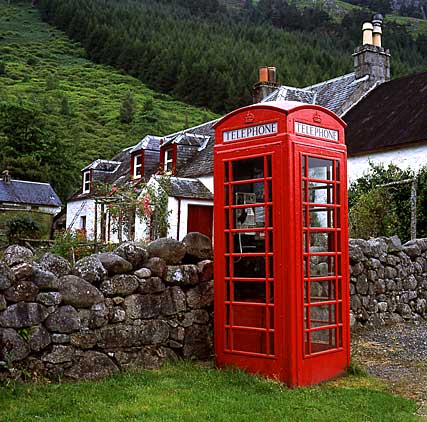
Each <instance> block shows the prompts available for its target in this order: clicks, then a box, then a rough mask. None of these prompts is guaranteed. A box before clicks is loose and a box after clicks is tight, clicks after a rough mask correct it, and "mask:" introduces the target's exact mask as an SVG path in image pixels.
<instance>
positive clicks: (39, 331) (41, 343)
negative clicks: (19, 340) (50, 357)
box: [28, 325, 52, 352]
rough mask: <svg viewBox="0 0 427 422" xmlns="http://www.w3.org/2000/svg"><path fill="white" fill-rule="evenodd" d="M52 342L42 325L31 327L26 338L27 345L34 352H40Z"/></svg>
mask: <svg viewBox="0 0 427 422" xmlns="http://www.w3.org/2000/svg"><path fill="white" fill-rule="evenodd" d="M51 342H52V340H51V337H50V334H49V332H48V331H47V330H46V328H44V327H43V325H37V326H35V327H31V328H30V330H29V336H28V345H29V346H30V349H31V350H33V351H34V352H40V351H41V350H43V349H45V348H46V347H47V346H49V344H50V343H51Z"/></svg>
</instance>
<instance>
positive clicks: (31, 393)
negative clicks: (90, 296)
mask: <svg viewBox="0 0 427 422" xmlns="http://www.w3.org/2000/svg"><path fill="white" fill-rule="evenodd" d="M336 384H337V382H336V381H335V382H334V383H324V384H322V385H319V386H315V387H308V388H307V387H306V388H293V389H290V388H285V387H284V386H283V385H282V384H280V383H279V382H277V381H272V380H267V379H264V378H261V377H256V376H254V375H249V374H246V373H243V372H241V371H236V370H230V369H228V370H217V369H212V368H208V367H206V365H204V366H201V365H197V364H192V363H186V362H184V363H180V364H177V365H174V366H166V367H164V368H162V369H160V370H157V371H149V370H146V371H143V372H139V373H122V374H118V375H115V376H113V377H111V378H109V379H106V380H102V381H91V382H75V383H63V384H59V385H57V384H53V385H52V384H51V385H46V384H17V383H14V384H11V385H10V386H9V387H0V419H1V420H2V421H4V422H15V421H16V422H18V421H30V420H31V421H32V420H37V419H41V420H43V421H44V422H53V421H54V422H64V421H75V420H82V421H85V422H95V421H159V422H166V421H186V422H193V421H194V422H195V421H197V422H200V421H218V422H227V421H233V422H244V421H250V420H253V421H257V422H264V421H268V422H272V421H348V422H349V421H352V422H353V421H378V422H380V421H411V420H414V421H415V420H417V419H416V417H415V416H413V415H414V412H415V411H416V404H415V402H412V401H409V400H406V399H404V398H401V397H396V396H392V395H391V394H390V393H388V392H386V391H384V389H383V387H382V386H379V385H378V382H375V381H374V380H372V379H370V378H368V377H363V378H361V377H357V376H347V377H344V378H342V379H341V380H340V383H338V386H337V385H336ZM106 403H108V406H106Z"/></svg>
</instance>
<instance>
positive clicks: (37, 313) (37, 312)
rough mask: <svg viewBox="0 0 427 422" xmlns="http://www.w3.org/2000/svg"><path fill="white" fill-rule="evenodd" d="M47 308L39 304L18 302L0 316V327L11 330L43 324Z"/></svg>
mask: <svg viewBox="0 0 427 422" xmlns="http://www.w3.org/2000/svg"><path fill="white" fill-rule="evenodd" d="M47 316H48V311H47V308H46V307H45V306H43V305H40V304H39V303H28V302H19V303H16V304H14V305H11V306H9V307H8V308H7V309H6V310H5V311H4V312H3V314H1V315H0V326H3V327H11V328H22V327H31V326H33V325H38V324H40V323H41V322H43V321H44V320H45V319H46V318H47Z"/></svg>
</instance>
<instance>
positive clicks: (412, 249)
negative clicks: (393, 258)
mask: <svg viewBox="0 0 427 422" xmlns="http://www.w3.org/2000/svg"><path fill="white" fill-rule="evenodd" d="M403 252H405V254H406V255H408V256H410V257H411V258H416V257H418V256H420V255H421V249H420V247H419V246H418V245H417V244H416V243H411V242H407V243H405V244H404V245H403Z"/></svg>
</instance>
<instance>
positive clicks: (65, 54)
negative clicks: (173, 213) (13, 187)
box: [0, 0, 214, 199]
mask: <svg viewBox="0 0 427 422" xmlns="http://www.w3.org/2000/svg"><path fill="white" fill-rule="evenodd" d="M30 3H31V2H30V1H28V0H27V1H25V2H15V3H14V2H12V4H10V5H8V2H7V1H6V0H0V146H1V149H0V170H3V169H4V168H6V167H9V168H11V170H12V176H13V177H19V178H27V179H30V180H33V181H49V182H51V183H52V184H53V185H54V187H55V188H56V189H57V191H58V193H59V194H60V195H61V197H62V199H64V198H65V197H66V196H67V195H69V194H70V193H71V192H72V191H73V190H74V189H75V188H76V186H78V185H77V184H78V181H79V177H80V169H81V168H82V167H84V166H85V165H87V164H88V162H90V161H92V160H94V159H96V158H99V157H102V158H110V157H111V156H113V155H114V154H115V153H116V152H118V151H119V150H121V149H123V148H124V147H127V146H130V145H133V144H135V143H137V142H138V141H139V140H140V139H141V138H142V137H143V136H144V135H146V134H148V133H152V134H166V133H170V132H173V131H177V130H180V129H183V128H184V127H188V126H189V125H196V124H199V123H201V122H203V121H206V120H209V119H211V118H213V117H214V115H213V114H212V113H211V112H208V111H206V110H203V109H197V108H195V107H192V106H190V105H187V104H183V103H180V102H177V101H175V100H174V99H172V98H171V97H169V96H167V95H164V94H159V93H156V92H154V91H152V90H150V89H148V88H147V87H146V86H145V85H144V84H142V83H141V82H140V81H139V80H138V79H135V78H133V77H130V76H127V75H125V74H124V73H121V72H120V71H118V70H115V69H113V68H112V67H108V66H102V65H98V64H94V63H93V62H91V61H90V60H88V59H87V58H86V53H85V51H84V50H83V49H82V48H81V46H79V44H77V43H73V42H71V41H70V40H69V39H68V38H67V37H66V36H64V34H63V33H62V32H60V31H58V30H56V29H54V28H53V27H51V26H49V25H48V24H46V23H43V22H42V21H41V20H40V17H39V12H38V11H37V10H36V9H32V8H31V6H30ZM128 93H130V97H131V98H130V100H131V101H130V102H131V103H132V98H133V102H134V105H133V106H132V105H131V112H130V114H131V115H130V116H128V117H131V118H132V121H131V122H130V123H123V122H122V121H121V120H123V119H121V117H120V110H121V107H122V104H123V102H124V100H125V99H126V97H127V96H128ZM132 109H133V110H134V112H133V113H132ZM124 120H126V119H124Z"/></svg>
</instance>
